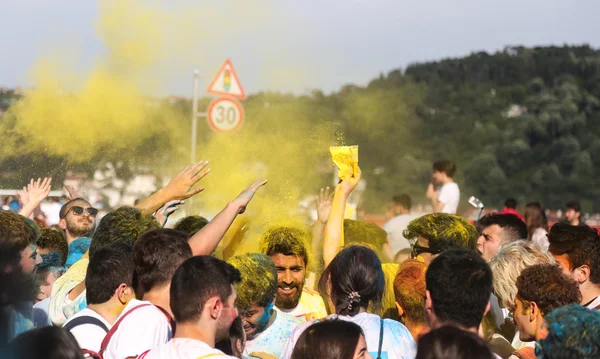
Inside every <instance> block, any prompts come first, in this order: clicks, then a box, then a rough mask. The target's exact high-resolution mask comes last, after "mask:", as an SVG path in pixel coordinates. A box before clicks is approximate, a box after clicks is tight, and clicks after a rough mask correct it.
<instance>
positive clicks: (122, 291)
mask: <svg viewBox="0 0 600 359" xmlns="http://www.w3.org/2000/svg"><path fill="white" fill-rule="evenodd" d="M116 294H117V299H119V302H121V304H123V305H125V304H127V303H129V301H130V300H131V298H132V297H133V289H132V288H131V287H129V286H128V285H127V284H125V283H121V284H119V286H118V287H117V290H116Z"/></svg>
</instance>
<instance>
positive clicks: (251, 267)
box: [227, 253, 277, 309]
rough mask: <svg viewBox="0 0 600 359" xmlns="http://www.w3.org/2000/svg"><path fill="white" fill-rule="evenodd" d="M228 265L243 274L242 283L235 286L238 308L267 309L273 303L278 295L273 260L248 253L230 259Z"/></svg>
mask: <svg viewBox="0 0 600 359" xmlns="http://www.w3.org/2000/svg"><path fill="white" fill-rule="evenodd" d="M227 263H229V264H230V265H232V266H233V267H235V268H236V269H237V270H239V271H240V273H241V274H242V281H241V282H239V283H237V284H236V285H235V291H236V292H237V301H236V306H237V307H238V308H240V309H246V308H250V307H251V306H253V305H258V306H259V307H266V306H267V305H269V304H270V303H272V302H273V300H274V299H275V295H276V294H277V269H276V268H275V263H273V260H271V258H269V257H268V256H267V255H265V254H260V253H246V254H242V255H239V256H235V257H232V258H230V259H229V260H228V261H227Z"/></svg>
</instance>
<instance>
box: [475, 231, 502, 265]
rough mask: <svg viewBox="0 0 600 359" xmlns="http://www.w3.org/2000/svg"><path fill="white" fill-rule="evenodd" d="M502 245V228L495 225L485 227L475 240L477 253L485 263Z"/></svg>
mask: <svg viewBox="0 0 600 359" xmlns="http://www.w3.org/2000/svg"><path fill="white" fill-rule="evenodd" d="M501 245H502V228H501V227H500V226H499V225H497V224H492V225H491V226H488V227H486V228H485V229H484V230H483V231H482V232H481V235H480V236H479V238H477V251H478V252H479V254H481V256H482V257H483V259H485V261H486V262H489V261H490V260H491V259H492V258H494V256H495V255H496V254H497V253H498V251H499V250H500V246H501Z"/></svg>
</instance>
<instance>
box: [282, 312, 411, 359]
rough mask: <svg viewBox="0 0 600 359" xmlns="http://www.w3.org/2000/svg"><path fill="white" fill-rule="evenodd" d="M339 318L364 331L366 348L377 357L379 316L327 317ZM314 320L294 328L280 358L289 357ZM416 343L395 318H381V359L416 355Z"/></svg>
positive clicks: (360, 314) (364, 314)
mask: <svg viewBox="0 0 600 359" xmlns="http://www.w3.org/2000/svg"><path fill="white" fill-rule="evenodd" d="M336 318H337V319H340V320H346V321H349V322H353V323H355V324H358V325H359V326H360V327H361V328H362V330H363V332H364V333H365V340H366V342H367V350H368V351H369V353H370V354H371V356H372V357H373V358H377V350H378V348H379V332H380V328H381V318H380V317H379V316H378V315H375V314H370V313H359V314H357V315H355V316H353V317H350V316H345V315H336V314H332V315H330V316H328V317H327V319H336ZM314 323H315V321H311V322H307V323H303V324H300V325H299V326H297V327H296V329H294V331H293V332H292V335H291V336H290V339H289V340H288V342H287V344H286V346H285V349H284V350H283V353H282V355H281V359H289V358H291V357H292V352H293V351H294V346H296V342H297V341H298V338H300V335H302V333H303V332H304V330H306V328H308V327H309V326H310V325H311V324H314ZM416 354H417V352H416V345H415V341H414V340H413V337H412V335H411V334H410V332H409V331H408V329H406V327H405V326H404V325H403V324H402V323H400V322H397V321H395V320H392V319H384V320H383V343H382V346H381V358H382V359H412V358H414V357H415V356H416Z"/></svg>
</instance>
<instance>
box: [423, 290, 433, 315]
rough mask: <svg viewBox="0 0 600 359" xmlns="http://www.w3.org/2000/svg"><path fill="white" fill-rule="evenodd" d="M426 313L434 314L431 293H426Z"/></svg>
mask: <svg viewBox="0 0 600 359" xmlns="http://www.w3.org/2000/svg"><path fill="white" fill-rule="evenodd" d="M425 312H426V313H427V314H429V315H431V314H433V301H432V300H431V293H429V291H426V292H425Z"/></svg>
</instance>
